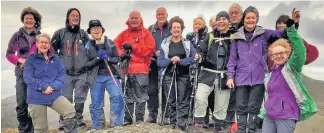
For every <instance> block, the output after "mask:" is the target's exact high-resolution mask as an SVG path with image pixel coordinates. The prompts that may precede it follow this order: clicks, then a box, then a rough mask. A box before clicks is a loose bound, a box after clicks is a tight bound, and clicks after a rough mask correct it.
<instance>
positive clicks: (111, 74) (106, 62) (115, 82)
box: [104, 59, 133, 119]
mask: <svg viewBox="0 0 324 133" xmlns="http://www.w3.org/2000/svg"><path fill="white" fill-rule="evenodd" d="M104 62H105V64H106V66H107V69H108V72H109V74H110V76H111V78H112V79H113V81H114V84H115V85H116V87H117V89H118V92H119V95H120V96H122V99H123V102H124V104H125V107H126V109H127V112H128V114H129V115H130V116H131V118H132V119H133V117H132V114H131V113H130V111H129V109H128V107H127V104H126V100H125V98H124V96H125V94H124V95H123V92H121V90H122V89H123V88H121V90H119V88H120V87H119V85H118V84H117V81H116V79H115V77H114V75H113V73H112V71H111V69H110V66H109V64H108V61H107V60H106V59H105V60H104Z"/></svg>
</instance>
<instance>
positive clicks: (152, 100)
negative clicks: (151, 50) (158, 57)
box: [147, 61, 165, 120]
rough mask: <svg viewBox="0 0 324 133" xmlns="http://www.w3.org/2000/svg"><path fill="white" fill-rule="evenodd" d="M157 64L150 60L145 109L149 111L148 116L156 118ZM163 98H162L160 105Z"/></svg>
mask: <svg viewBox="0 0 324 133" xmlns="http://www.w3.org/2000/svg"><path fill="white" fill-rule="evenodd" d="M158 82H159V81H158V66H157V64H156V62H155V61H152V63H151V66H150V73H149V87H148V96H149V100H148V101H147V109H148V111H149V117H151V118H153V119H155V120H156V118H157V115H158V110H159V88H158ZM163 102H165V100H163V99H162V106H163V105H165V104H163Z"/></svg>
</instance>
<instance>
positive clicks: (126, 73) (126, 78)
mask: <svg viewBox="0 0 324 133" xmlns="http://www.w3.org/2000/svg"><path fill="white" fill-rule="evenodd" d="M126 54H127V56H128V57H130V51H129V50H127V51H126ZM129 63H130V58H129V59H126V70H125V75H124V84H123V85H124V86H123V89H124V95H125V96H126V87H127V86H126V84H127V80H128V68H129Z"/></svg>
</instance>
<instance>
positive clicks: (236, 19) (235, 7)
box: [228, 3, 243, 30]
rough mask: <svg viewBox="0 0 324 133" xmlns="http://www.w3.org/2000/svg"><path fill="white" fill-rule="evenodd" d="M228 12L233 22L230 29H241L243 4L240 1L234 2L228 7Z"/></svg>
mask: <svg viewBox="0 0 324 133" xmlns="http://www.w3.org/2000/svg"><path fill="white" fill-rule="evenodd" d="M228 14H229V16H230V23H231V27H230V30H232V29H231V28H234V29H235V30H237V29H239V28H240V27H241V26H242V25H240V22H241V20H242V15H243V9H242V6H241V5H239V4H238V3H233V4H232V5H231V6H230V8H229V9H228Z"/></svg>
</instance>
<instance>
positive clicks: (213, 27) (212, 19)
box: [209, 15, 217, 31]
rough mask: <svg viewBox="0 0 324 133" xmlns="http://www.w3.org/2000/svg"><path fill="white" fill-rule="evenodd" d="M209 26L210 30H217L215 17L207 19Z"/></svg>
mask: <svg viewBox="0 0 324 133" xmlns="http://www.w3.org/2000/svg"><path fill="white" fill-rule="evenodd" d="M209 26H210V28H211V29H212V31H213V30H215V29H216V28H217V23H216V16H215V15H213V16H211V17H210V19H209Z"/></svg>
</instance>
